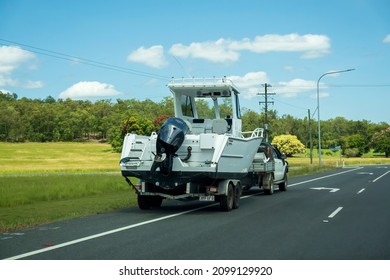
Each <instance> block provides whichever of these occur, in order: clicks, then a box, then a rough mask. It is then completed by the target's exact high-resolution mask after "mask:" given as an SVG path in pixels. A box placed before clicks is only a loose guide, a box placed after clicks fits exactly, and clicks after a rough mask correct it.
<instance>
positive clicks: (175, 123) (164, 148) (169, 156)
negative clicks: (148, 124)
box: [152, 117, 190, 175]
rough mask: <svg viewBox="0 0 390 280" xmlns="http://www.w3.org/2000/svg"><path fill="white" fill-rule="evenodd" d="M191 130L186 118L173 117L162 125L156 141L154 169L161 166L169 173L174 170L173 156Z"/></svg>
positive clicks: (161, 169) (165, 172) (161, 170)
mask: <svg viewBox="0 0 390 280" xmlns="http://www.w3.org/2000/svg"><path fill="white" fill-rule="evenodd" d="M189 130H190V128H189V127H188V125H187V124H186V123H185V121H184V120H182V119H180V118H174V117H171V118H169V119H167V120H166V121H165V122H164V124H163V125H162V126H161V128H160V130H159V132H158V135H157V143H156V152H157V154H156V156H155V159H154V164H153V167H152V171H155V170H156V169H157V167H160V172H161V173H163V174H164V175H168V174H169V173H170V172H171V171H172V161H173V157H174V156H176V152H177V150H178V149H179V148H180V147H181V145H182V144H183V142H184V139H185V135H186V134H187V132H188V131H189Z"/></svg>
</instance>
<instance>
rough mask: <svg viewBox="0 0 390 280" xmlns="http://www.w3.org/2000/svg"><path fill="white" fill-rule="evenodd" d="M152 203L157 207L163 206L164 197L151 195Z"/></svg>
mask: <svg viewBox="0 0 390 280" xmlns="http://www.w3.org/2000/svg"><path fill="white" fill-rule="evenodd" d="M150 198H151V201H150V205H151V206H152V207H155V208H159V207H161V204H162V201H163V198H162V197H161V196H151V197H150Z"/></svg>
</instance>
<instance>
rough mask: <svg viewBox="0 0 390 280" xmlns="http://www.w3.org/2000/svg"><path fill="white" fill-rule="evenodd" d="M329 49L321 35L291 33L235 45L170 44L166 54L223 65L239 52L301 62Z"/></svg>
mask: <svg viewBox="0 0 390 280" xmlns="http://www.w3.org/2000/svg"><path fill="white" fill-rule="evenodd" d="M329 49H330V39H329V38H328V37H327V36H325V35H316V34H306V35H299V34H296V33H292V34H287V35H278V34H268V35H264V36H256V37H255V38H254V39H253V40H251V39H249V38H244V39H242V40H239V41H235V40H230V39H224V38H220V39H218V40H217V41H206V42H193V43H191V44H189V45H187V46H186V45H183V44H174V45H173V46H172V47H171V48H170V50H169V52H170V53H171V54H172V55H174V56H178V57H181V58H187V57H193V58H202V59H206V60H209V61H211V62H216V63H224V62H235V61H237V60H238V59H239V58H240V51H250V52H254V53H266V52H301V53H303V54H302V56H301V57H302V58H316V57H320V56H323V55H326V54H327V53H328V52H329Z"/></svg>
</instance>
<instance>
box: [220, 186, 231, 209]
mask: <svg viewBox="0 0 390 280" xmlns="http://www.w3.org/2000/svg"><path fill="white" fill-rule="evenodd" d="M220 199H221V200H220V207H221V210H222V211H225V212H229V211H232V209H233V204H234V186H233V183H232V182H230V183H229V185H228V189H227V194H226V195H222V196H221V198H220Z"/></svg>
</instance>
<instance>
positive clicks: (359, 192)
mask: <svg viewBox="0 0 390 280" xmlns="http://www.w3.org/2000/svg"><path fill="white" fill-rule="evenodd" d="M365 190H366V189H365V188H363V189H361V190H360V191H358V192H357V193H356V194H361V193H362V192H364V191H365Z"/></svg>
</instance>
